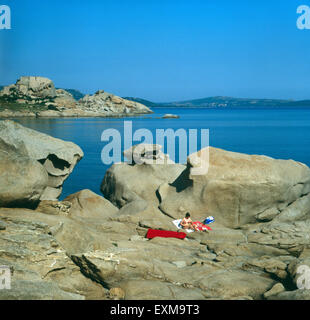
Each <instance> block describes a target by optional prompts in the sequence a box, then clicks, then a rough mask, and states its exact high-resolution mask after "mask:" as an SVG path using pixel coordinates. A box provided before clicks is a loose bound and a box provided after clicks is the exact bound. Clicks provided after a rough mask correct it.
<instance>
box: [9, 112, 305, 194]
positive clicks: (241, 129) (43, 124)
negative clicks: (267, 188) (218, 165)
mask: <svg viewBox="0 0 310 320" xmlns="http://www.w3.org/2000/svg"><path fill="white" fill-rule="evenodd" d="M153 111H154V114H151V115H143V116H138V117H133V118H110V119H107V118H77V119H75V118H74V119H72V118H57V119H40V118H38V119H30V118H27V119H26V118H22V119H15V120H16V121H18V122H20V123H21V124H22V125H24V126H26V127H29V128H32V129H35V130H38V131H40V132H44V133H47V134H49V135H51V136H54V137H56V138H60V139H63V140H68V141H72V142H74V143H76V144H78V145H79V146H80V147H81V148H82V149H83V151H84V153H85V156H84V158H83V159H82V160H81V161H80V162H79V163H78V165H77V166H76V168H75V170H74V171H73V173H72V174H71V175H70V177H69V178H68V180H67V181H66V182H65V184H64V189H63V193H62V197H61V199H63V198H64V197H66V196H67V195H69V194H72V193H74V192H77V191H79V190H82V189H86V188H87V189H91V190H93V191H94V192H96V193H98V194H100V184H101V181H102V179H103V177H104V175H105V172H106V170H107V168H108V167H109V166H107V165H104V164H103V163H102V161H101V151H102V149H103V147H104V146H105V145H106V144H107V142H102V141H101V134H102V132H103V130H105V129H109V128H114V129H117V130H119V131H120V132H121V134H122V135H123V125H124V121H132V125H133V130H137V129H141V128H147V129H149V130H150V131H151V132H152V133H153V135H154V137H155V131H156V129H167V128H171V129H174V130H177V129H182V128H183V129H185V130H187V131H188V130H189V129H197V130H198V134H199V132H200V129H209V139H210V145H211V146H214V147H218V148H222V149H225V150H229V151H236V152H242V153H248V154H262V155H267V156H270V157H273V158H278V159H294V160H297V161H300V162H303V163H305V164H307V165H308V166H310V107H309V108H308V107H303V108H281V109H279V108H277V109H275V108H248V109H244V108H243V109H225V108H223V109H204V108H186V109H185V108H156V109H155V108H154V110H153ZM166 113H173V114H177V115H179V116H180V118H179V119H161V118H160V117H161V116H163V115H164V114H166ZM154 142H155V141H154ZM135 143H137V142H134V144H135ZM198 147H199V144H198ZM176 160H178V159H176Z"/></svg>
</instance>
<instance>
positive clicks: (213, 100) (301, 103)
mask: <svg viewBox="0 0 310 320" xmlns="http://www.w3.org/2000/svg"><path fill="white" fill-rule="evenodd" d="M124 99H126V100H130V101H134V102H138V103H142V104H143V105H145V106H147V107H149V108H169V107H175V108H261V107H266V108H268V107H270V108H280V107H310V100H281V99H251V98H249V99H247V98H233V97H224V96H216V97H208V98H202V99H194V100H186V101H176V102H162V103H156V102H152V101H148V100H145V99H141V98H134V97H124Z"/></svg>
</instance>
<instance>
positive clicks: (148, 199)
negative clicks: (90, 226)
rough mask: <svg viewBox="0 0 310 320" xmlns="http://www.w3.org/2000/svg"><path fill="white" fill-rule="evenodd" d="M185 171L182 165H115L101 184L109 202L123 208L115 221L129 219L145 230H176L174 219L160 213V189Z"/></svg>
mask: <svg viewBox="0 0 310 320" xmlns="http://www.w3.org/2000/svg"><path fill="white" fill-rule="evenodd" d="M184 168H185V167H184V166H183V165H179V164H162V165H152V164H146V163H144V164H142V165H129V164H126V163H120V164H114V165H113V166H112V167H111V168H110V169H108V171H107V172H106V175H105V177H104V180H103V182H102V184H101V191H102V193H103V195H104V196H105V198H107V199H108V200H109V201H111V202H112V203H113V204H114V205H115V206H117V207H118V208H120V211H119V213H118V215H116V216H114V219H118V221H120V220H119V219H121V218H125V217H126V219H127V221H131V222H133V223H139V224H140V225H142V226H147V227H153V228H164V229H167V228H168V229H172V230H173V228H174V226H173V224H172V223H171V217H169V216H168V215H165V214H163V213H162V212H161V211H160V210H159V209H158V196H159V195H158V192H157V189H158V187H159V186H160V185H161V184H163V183H165V182H170V183H171V182H173V181H174V180H175V179H176V177H177V176H178V175H180V174H181V172H182V171H183V170H184ZM125 177H126V178H125Z"/></svg>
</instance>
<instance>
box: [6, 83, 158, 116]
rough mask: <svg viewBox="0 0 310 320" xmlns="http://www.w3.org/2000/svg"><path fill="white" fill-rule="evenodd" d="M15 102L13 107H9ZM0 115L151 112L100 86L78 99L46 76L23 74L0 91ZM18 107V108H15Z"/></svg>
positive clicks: (89, 114)
mask: <svg viewBox="0 0 310 320" xmlns="http://www.w3.org/2000/svg"><path fill="white" fill-rule="evenodd" d="M10 104H13V106H14V111H10V107H9V106H10ZM0 105H1V107H3V108H4V110H2V111H0V117H2V118H7V117H13V116H18V117H116V116H119V117H123V116H129V115H134V114H143V113H152V111H151V110H150V109H149V108H147V107H146V106H144V105H142V104H140V103H137V102H133V101H129V100H126V99H122V98H120V97H117V96H115V95H113V94H110V93H107V92H104V91H103V90H100V91H98V92H96V93H95V94H94V95H86V96H84V97H83V98H82V99H80V100H79V101H76V100H75V99H74V97H73V96H72V94H71V93H69V92H68V91H66V90H63V89H55V85H54V83H53V82H52V81H51V80H50V79H47V78H43V77H21V78H20V79H18V80H17V82H16V83H15V84H12V85H9V86H7V87H4V88H3V89H2V90H1V91H0ZM16 108H17V109H16Z"/></svg>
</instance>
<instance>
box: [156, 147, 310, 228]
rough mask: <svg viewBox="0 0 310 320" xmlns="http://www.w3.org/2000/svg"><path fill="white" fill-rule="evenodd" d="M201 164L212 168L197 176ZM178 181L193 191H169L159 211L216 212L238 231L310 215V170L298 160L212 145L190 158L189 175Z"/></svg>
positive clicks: (202, 215) (200, 216)
mask: <svg viewBox="0 0 310 320" xmlns="http://www.w3.org/2000/svg"><path fill="white" fill-rule="evenodd" d="M201 164H205V168H207V169H208V170H205V172H204V170H201V173H200V174H196V173H195V174H193V170H194V169H197V168H199V166H201ZM202 168H203V166H202ZM196 172H197V171H196ZM198 173H199V171H198ZM176 183H177V184H178V185H181V186H188V187H186V188H182V190H178V188H177V186H173V185H171V186H169V187H168V186H167V187H166V189H165V192H164V193H163V194H162V199H161V200H162V201H161V204H160V208H161V210H162V211H164V212H166V213H167V214H170V215H175V214H176V212H177V211H178V208H179V206H181V205H182V206H183V207H184V208H185V209H186V210H188V211H190V212H191V213H193V214H194V215H196V216H197V217H199V218H201V219H203V218H204V217H206V216H207V215H210V214H211V215H213V216H214V217H215V218H216V220H217V221H218V222H220V223H221V224H223V225H225V226H228V227H232V228H238V227H240V226H242V225H245V224H248V223H255V222H257V221H264V220H265V219H266V221H269V220H272V219H277V220H280V221H291V220H298V219H301V218H305V217H306V216H309V214H310V206H309V196H310V195H309V194H310V169H309V168H308V167H307V166H306V165H305V164H302V163H300V162H296V161H293V160H275V159H272V158H270V157H266V156H258V155H247V154H241V153H235V152H229V151H225V150H221V149H217V148H212V147H208V148H207V149H205V150H204V152H203V150H202V151H199V152H197V153H195V154H193V155H190V156H189V157H188V163H187V169H186V172H184V174H183V176H182V177H179V178H178V179H177V180H176Z"/></svg>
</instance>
